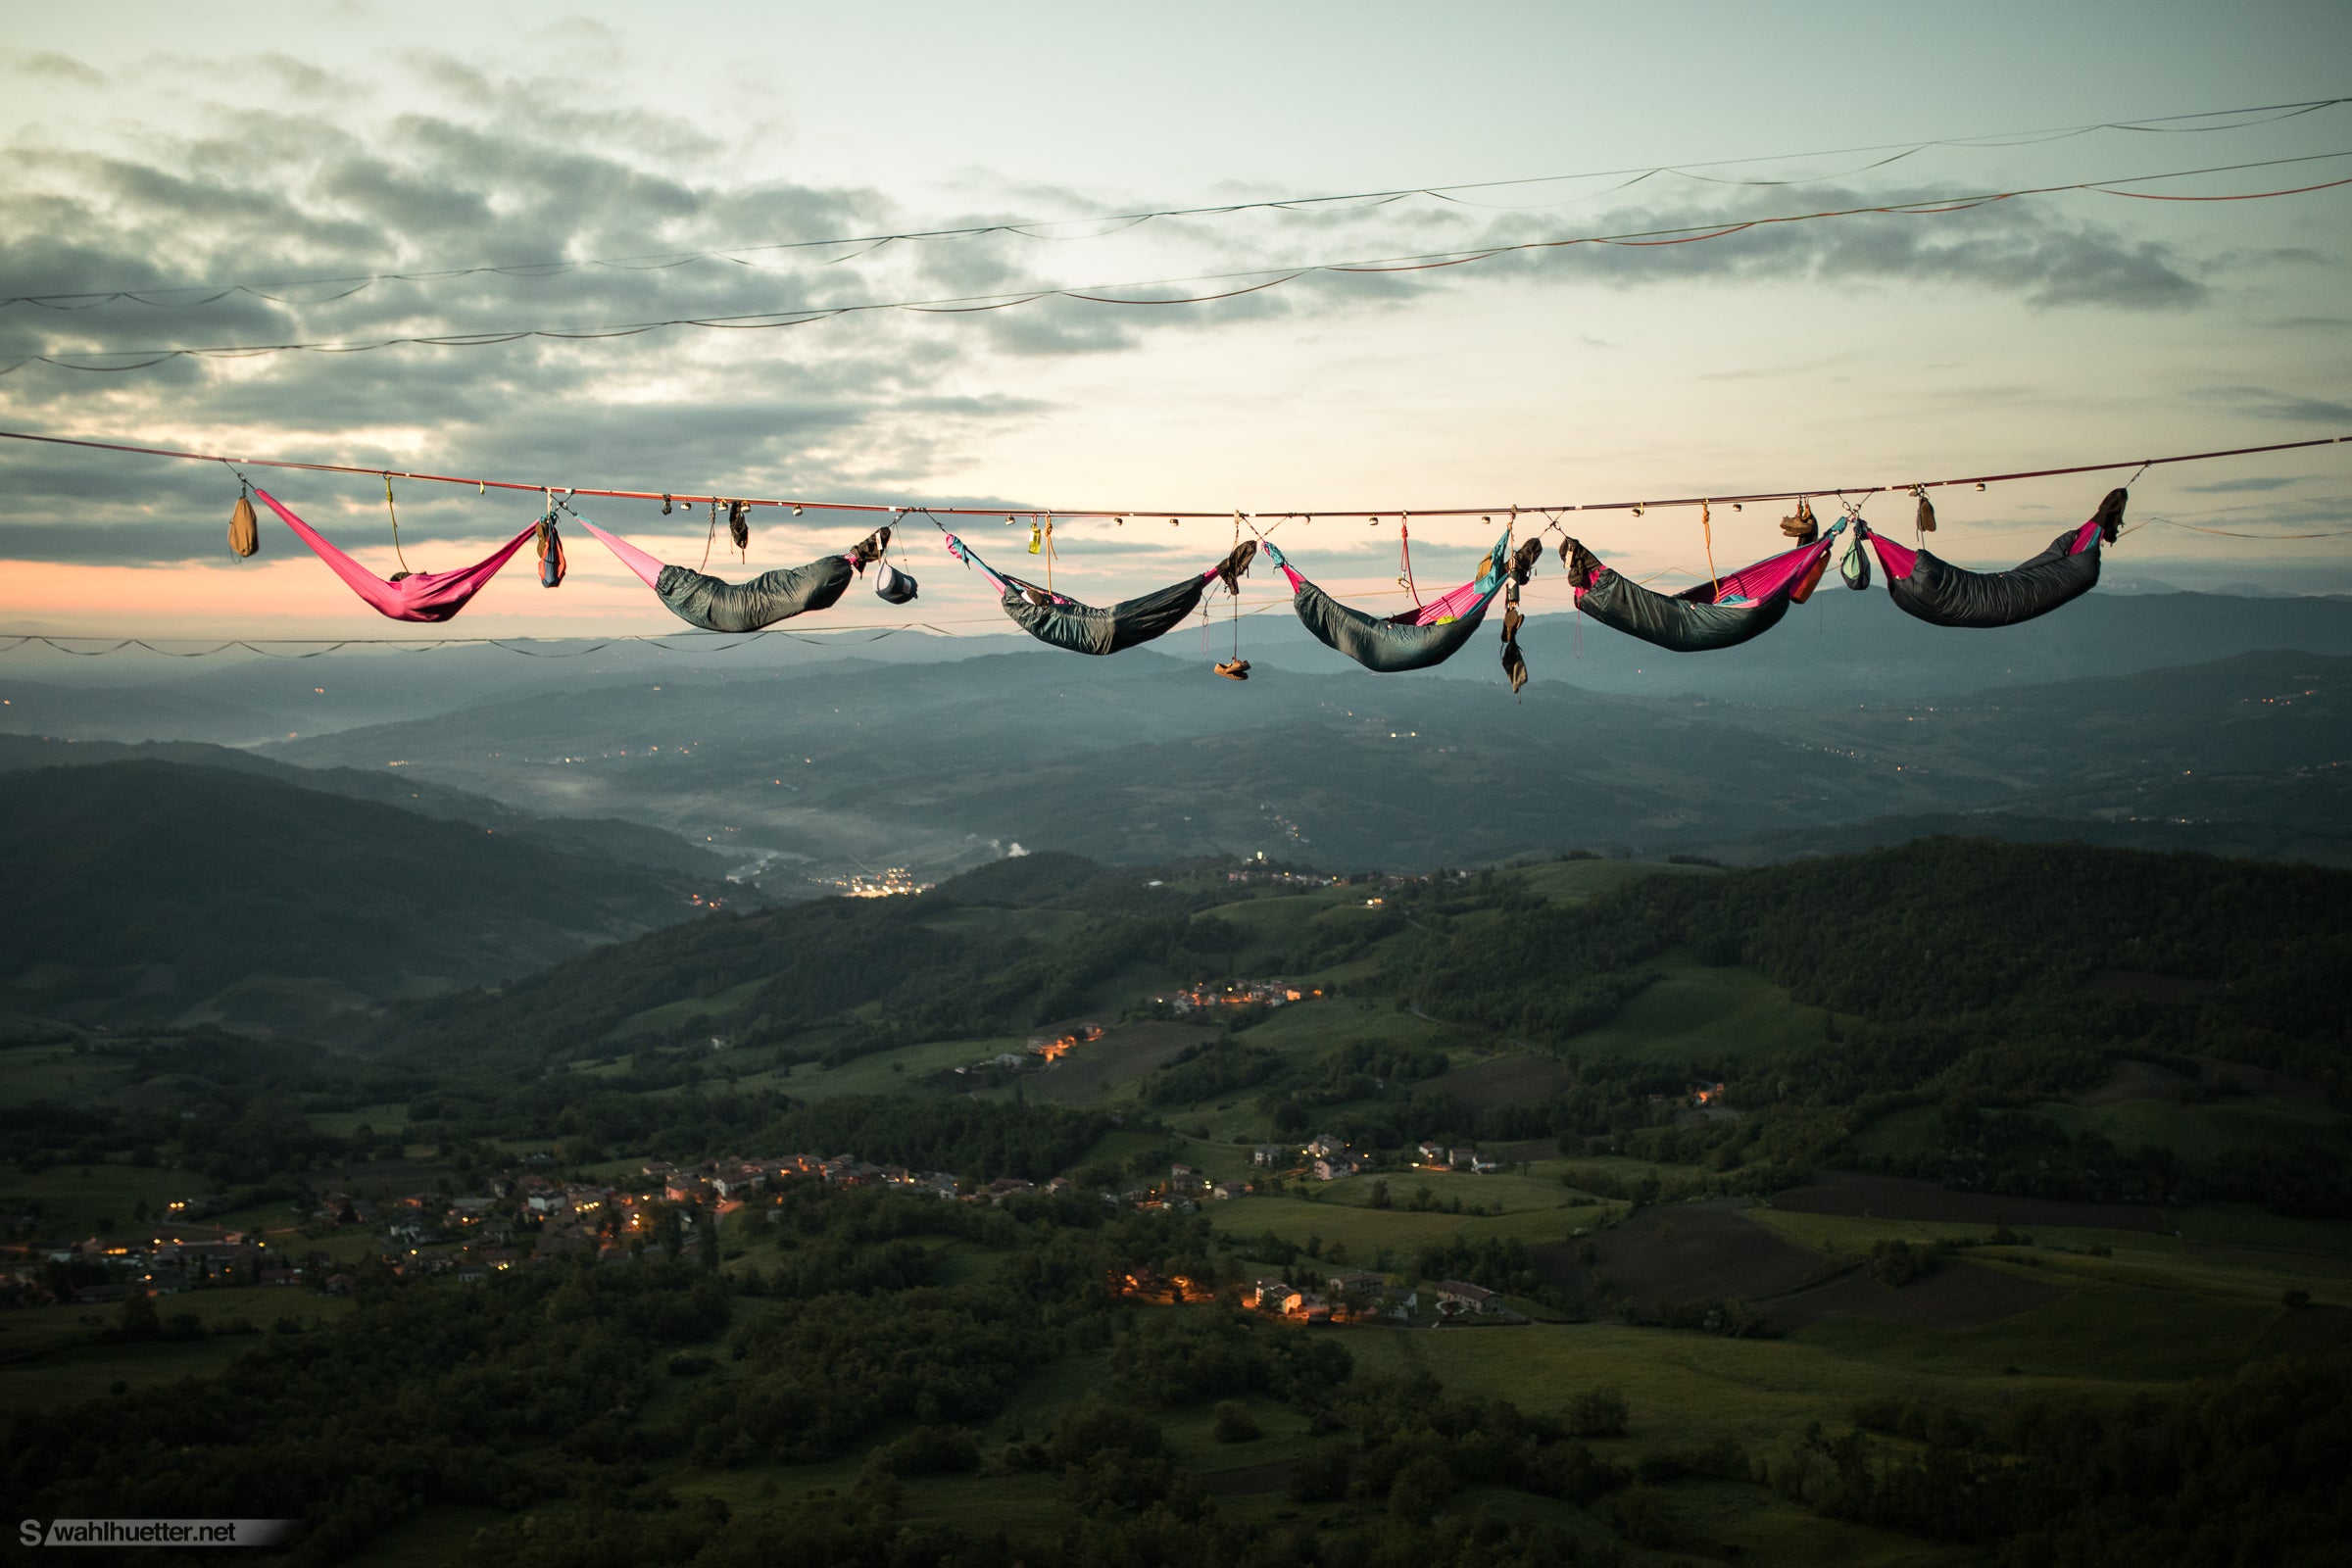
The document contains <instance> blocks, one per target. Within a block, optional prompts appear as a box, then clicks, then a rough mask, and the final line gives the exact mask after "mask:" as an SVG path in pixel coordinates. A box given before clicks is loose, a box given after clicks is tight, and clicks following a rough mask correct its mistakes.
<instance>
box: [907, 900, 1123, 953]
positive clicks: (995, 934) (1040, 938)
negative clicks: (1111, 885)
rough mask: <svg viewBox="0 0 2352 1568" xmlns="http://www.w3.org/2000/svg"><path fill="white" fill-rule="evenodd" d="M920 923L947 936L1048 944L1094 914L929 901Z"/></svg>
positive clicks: (1078, 927) (1066, 936)
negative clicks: (936, 903)
mask: <svg viewBox="0 0 2352 1568" xmlns="http://www.w3.org/2000/svg"><path fill="white" fill-rule="evenodd" d="M924 902H925V904H926V906H927V907H928V912H926V913H925V914H924V916H923V918H922V920H921V922H920V923H921V924H922V925H923V926H924V927H925V928H927V929H929V930H932V931H937V932H940V933H941V934H943V935H947V936H959V937H969V938H973V939H975V940H980V941H986V942H1006V941H1010V940H1012V939H1013V938H1014V937H1019V938H1022V939H1024V940H1026V941H1030V942H1034V943H1038V944H1041V945H1043V946H1046V947H1052V946H1053V945H1054V944H1055V943H1057V942H1062V941H1066V940H1068V939H1069V938H1070V937H1072V936H1075V935H1077V934H1078V933H1079V932H1081V931H1083V930H1085V929H1086V928H1087V927H1088V926H1089V925H1091V924H1092V923H1093V922H1094V919H1095V917H1094V916H1093V915H1090V914H1088V913H1086V912H1085V911H1083V910H1080V909H1035V908H1031V909H996V908H987V907H981V906H977V905H930V904H929V901H927V900H926V901H924Z"/></svg>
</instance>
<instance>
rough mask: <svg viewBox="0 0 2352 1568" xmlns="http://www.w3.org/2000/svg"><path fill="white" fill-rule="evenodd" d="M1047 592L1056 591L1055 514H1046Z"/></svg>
mask: <svg viewBox="0 0 2352 1568" xmlns="http://www.w3.org/2000/svg"><path fill="white" fill-rule="evenodd" d="M1045 536H1046V537H1045V550H1044V552H1043V554H1044V556H1045V558H1046V592H1048V593H1052V592H1053V591H1054V514H1052V513H1051V512H1049V513H1047V514H1046V525H1045Z"/></svg>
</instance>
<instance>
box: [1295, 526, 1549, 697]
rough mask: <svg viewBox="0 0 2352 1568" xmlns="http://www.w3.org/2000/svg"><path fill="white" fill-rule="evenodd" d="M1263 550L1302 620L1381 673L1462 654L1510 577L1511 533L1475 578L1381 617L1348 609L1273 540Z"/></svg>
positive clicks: (1317, 635) (1500, 541) (1497, 543)
mask: <svg viewBox="0 0 2352 1568" xmlns="http://www.w3.org/2000/svg"><path fill="white" fill-rule="evenodd" d="M1265 550H1266V559H1267V560H1269V561H1271V562H1273V563H1274V564H1275V565H1277V566H1279V567H1281V568H1282V574H1283V575H1284V576H1286V577H1288V578H1289V579H1290V580H1291V608H1292V609H1293V610H1295V611H1297V612H1298V613H1299V624H1301V625H1303V626H1304V627H1305V628H1306V629H1307V630H1308V631H1310V632H1312V633H1313V634H1314V637H1315V640H1316V641H1317V642H1319V643H1321V644H1323V645H1324V646H1325V647H1326V648H1330V649H1334V650H1336V651H1337V652H1339V653H1343V654H1346V655H1347V656H1348V658H1349V659H1352V660H1354V661H1355V662H1357V663H1359V664H1361V665H1363V666H1364V667H1365V668H1366V669H1369V670H1376V671H1378V672H1379V673H1381V674H1383V675H1394V674H1399V673H1402V672H1403V671H1405V670H1408V669H1428V668H1429V667H1430V666H1432V665H1433V664H1443V663H1444V662H1446V661H1447V660H1448V659H1451V658H1452V657H1453V656H1454V655H1455V654H1457V653H1460V652H1461V650H1462V647H1463V645H1464V644H1466V643H1467V642H1469V641H1470V638H1471V636H1472V635H1473V634H1474V633H1476V632H1477V630H1478V627H1479V622H1481V621H1483V620H1485V619H1486V616H1487V607H1488V606H1490V605H1492V604H1493V603H1494V602H1495V595H1496V594H1498V593H1500V592H1501V591H1502V586H1503V584H1504V583H1505V582H1507V581H1509V579H1510V552H1511V536H1510V534H1509V533H1507V532H1506V533H1504V534H1503V536H1502V537H1501V538H1499V539H1497V540H1495V548H1494V549H1493V550H1491V551H1489V552H1488V553H1487V559H1486V563H1485V564H1484V566H1483V567H1482V568H1481V569H1480V571H1479V574H1478V576H1477V577H1476V578H1475V579H1473V580H1472V581H1470V582H1467V583H1464V584H1463V585H1462V586H1461V587H1459V588H1456V589H1455V590H1453V592H1451V593H1449V594H1446V596H1445V597H1443V598H1441V599H1436V600H1433V601H1431V602H1430V603H1429V604H1426V605H1423V606H1420V607H1418V608H1417V609H1413V610H1408V611H1406V612H1405V613H1402V614H1399V615H1388V616H1377V615H1370V614H1366V613H1364V612H1363V611H1360V610H1352V609H1349V608H1348V606H1346V605H1343V604H1341V603H1340V602H1339V601H1338V600H1336V599H1334V598H1332V597H1331V595H1329V594H1327V593H1325V592H1324V591H1323V590H1322V589H1320V588H1318V587H1316V586H1315V585H1314V584H1313V583H1311V582H1309V581H1308V580H1307V579H1306V578H1304V577H1302V576H1300V575H1299V573H1298V571H1297V570H1296V569H1295V568H1293V566H1292V565H1291V564H1290V563H1289V562H1288V561H1286V560H1284V559H1283V554H1282V552H1281V551H1280V550H1277V549H1276V548H1275V547H1274V546H1273V545H1272V544H1271V543H1268V544H1267V545H1266V547H1265Z"/></svg>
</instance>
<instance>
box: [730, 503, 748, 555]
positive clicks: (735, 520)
mask: <svg viewBox="0 0 2352 1568" xmlns="http://www.w3.org/2000/svg"><path fill="white" fill-rule="evenodd" d="M751 513H752V509H751V508H749V507H747V506H745V505H744V504H743V503H742V502H740V501H730V502H728V503H727V537H728V538H730V539H732V540H734V541H735V549H736V551H737V552H738V553H741V552H743V551H746V550H749V549H750V548H751V547H752V515H751Z"/></svg>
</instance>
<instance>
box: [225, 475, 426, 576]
mask: <svg viewBox="0 0 2352 1568" xmlns="http://www.w3.org/2000/svg"><path fill="white" fill-rule="evenodd" d="M237 477H238V478H240V479H242V478H244V477H245V476H244V475H243V474H241V473H240V474H238V475H237ZM384 514H385V515H387V516H389V517H390V518H391V519H392V554H393V555H395V556H398V557H399V558H400V574H401V575H402V576H404V577H407V576H413V575H414V572H413V571H412V570H411V569H410V566H409V558H408V556H407V555H406V554H404V553H403V552H402V550H401V548H400V513H399V511H398V510H397V509H396V508H395V507H394V506H393V505H392V475H390V474H389V473H387V474H385V475H384Z"/></svg>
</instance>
